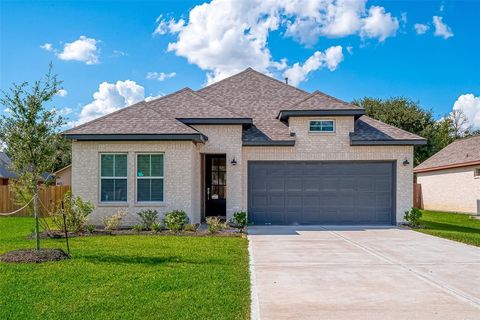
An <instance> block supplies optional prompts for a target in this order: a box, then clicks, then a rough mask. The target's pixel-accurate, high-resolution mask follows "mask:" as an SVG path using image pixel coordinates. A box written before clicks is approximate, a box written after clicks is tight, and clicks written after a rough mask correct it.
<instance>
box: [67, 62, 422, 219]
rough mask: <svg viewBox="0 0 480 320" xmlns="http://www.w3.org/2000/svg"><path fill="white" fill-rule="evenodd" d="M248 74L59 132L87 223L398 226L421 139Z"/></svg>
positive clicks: (353, 109)
mask: <svg viewBox="0 0 480 320" xmlns="http://www.w3.org/2000/svg"><path fill="white" fill-rule="evenodd" d="M364 114H365V110H364V109H362V108H359V107H357V106H354V105H352V104H349V103H347V102H344V101H341V100H339V99H336V98H334V97H331V96H328V95H326V94H324V93H322V92H319V91H315V92H313V93H309V92H306V91H303V90H301V89H298V88H295V87H293V86H290V85H287V84H285V83H283V82H281V81H278V80H276V79H273V78H271V77H269V76H266V75H264V74H262V73H259V72H257V71H255V70H253V69H251V68H248V69H246V70H244V71H243V72H240V73H238V74H236V75H233V76H231V77H229V78H227V79H224V80H222V81H219V82H217V83H214V84H212V85H209V86H207V87H204V88H202V89H200V90H197V91H194V90H192V89H190V88H184V89H182V90H180V91H177V92H174V93H172V94H169V95H167V96H164V97H161V98H159V99H156V100H152V101H149V102H145V101H142V102H139V103H137V104H134V105H132V106H130V107H127V108H124V109H121V110H118V111H116V112H113V113H111V114H109V115H106V116H104V117H101V118H98V119H96V120H93V121H91V122H88V123H85V124H82V125H80V126H78V127H75V128H72V129H70V130H68V131H66V132H65V136H66V137H67V138H69V139H72V140H73V143H72V190H73V193H75V194H77V195H80V196H82V197H83V198H85V199H86V200H89V201H92V202H93V203H94V204H95V205H96V209H95V211H94V212H93V213H92V215H91V220H92V223H97V222H99V221H101V218H102V217H103V216H105V215H111V214H113V213H114V212H115V211H116V210H117V209H119V208H123V209H126V210H127V211H128V212H129V215H128V216H127V218H126V220H125V223H128V224H134V223H138V222H137V220H136V214H135V213H136V212H138V211H140V210H142V209H148V208H152V209H156V210H157V211H159V212H160V213H161V214H163V213H165V212H168V211H170V210H173V209H180V210H184V211H185V212H187V214H188V216H189V218H190V220H191V221H192V222H194V223H197V222H200V221H203V220H204V219H205V217H208V216H226V218H227V219H230V218H231V217H232V215H233V213H234V212H236V211H238V210H248V214H249V220H250V221H251V222H253V223H256V224H297V223H298V224H396V223H399V222H401V221H402V220H403V215H404V211H405V210H409V209H410V208H411V206H412V197H413V195H412V189H413V186H412V185H413V166H412V163H413V146H414V145H419V144H425V143H426V141H425V139H423V138H421V137H419V136H417V135H414V134H411V133H409V132H406V131H403V130H401V129H398V128H395V127H392V126H389V125H386V124H384V123H382V122H379V121H377V120H374V119H372V118H369V117H367V116H365V115H364Z"/></svg>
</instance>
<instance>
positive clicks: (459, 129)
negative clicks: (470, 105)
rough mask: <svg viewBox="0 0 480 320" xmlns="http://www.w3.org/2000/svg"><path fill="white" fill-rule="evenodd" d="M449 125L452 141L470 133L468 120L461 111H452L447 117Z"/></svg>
mask: <svg viewBox="0 0 480 320" xmlns="http://www.w3.org/2000/svg"><path fill="white" fill-rule="evenodd" d="M447 118H448V119H450V123H451V129H452V130H451V131H452V133H451V134H452V135H453V138H454V139H460V138H463V137H464V136H465V134H468V133H469V132H470V131H471V126H469V125H468V119H467V116H466V115H465V112H463V110H461V109H454V110H453V111H452V112H451V113H450V114H449V115H448V116H447Z"/></svg>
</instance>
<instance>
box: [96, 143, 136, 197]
mask: <svg viewBox="0 0 480 320" xmlns="http://www.w3.org/2000/svg"><path fill="white" fill-rule="evenodd" d="M102 155H124V156H126V157H127V175H126V176H125V177H104V176H102ZM113 159H115V158H113ZM128 161H129V160H128V152H100V153H99V156H98V168H99V174H98V203H99V204H101V205H125V204H127V203H128V189H129V188H128V181H129V179H128ZM113 167H114V168H115V160H114V162H113ZM102 179H115V180H117V179H118V180H120V179H121V180H123V179H125V180H127V200H125V201H102Z"/></svg>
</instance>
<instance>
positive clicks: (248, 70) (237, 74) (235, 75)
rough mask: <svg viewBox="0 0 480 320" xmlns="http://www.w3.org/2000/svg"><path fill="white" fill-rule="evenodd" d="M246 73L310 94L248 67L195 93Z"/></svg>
mask: <svg viewBox="0 0 480 320" xmlns="http://www.w3.org/2000/svg"><path fill="white" fill-rule="evenodd" d="M248 72H253V73H255V74H258V75H261V76H263V77H265V78H267V79H269V80H273V81H276V82H278V83H281V84H282V85H284V86H287V87H288V88H292V89H295V90H297V91H300V92H302V93H307V94H310V93H309V92H307V91H305V90H302V89H300V88H297V87H294V86H291V85H288V84H286V83H284V82H282V81H280V80H278V79H275V78H273V77H270V76H267V75H266V74H264V73H262V72H260V71H257V70H255V69H253V68H251V67H248V68H246V69H245V70H243V71H240V72H239V73H236V74H233V75H231V76H229V77H226V78H225V79H222V80H220V81H217V82H214V83H212V84H210V85H208V86H206V87H203V88H201V89H198V90H197V92H199V91H203V90H206V89H207V88H212V87H214V86H216V85H218V84H219V83H222V82H224V81H225V80H228V79H232V78H235V77H237V76H239V75H241V74H244V73H248Z"/></svg>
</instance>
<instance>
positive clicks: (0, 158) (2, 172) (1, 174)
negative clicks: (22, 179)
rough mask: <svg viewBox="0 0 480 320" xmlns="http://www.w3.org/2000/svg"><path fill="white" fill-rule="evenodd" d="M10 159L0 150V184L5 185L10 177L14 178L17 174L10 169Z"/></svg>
mask: <svg viewBox="0 0 480 320" xmlns="http://www.w3.org/2000/svg"><path fill="white" fill-rule="evenodd" d="M11 163H12V161H11V160H10V158H9V157H8V156H7V154H6V153H5V152H3V151H0V186H7V185H8V183H9V180H10V179H16V178H17V175H16V174H15V173H13V172H12V171H11V170H10V168H9V167H10V165H11Z"/></svg>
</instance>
